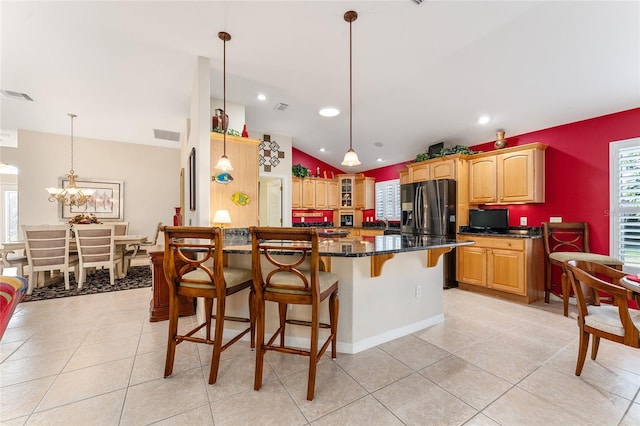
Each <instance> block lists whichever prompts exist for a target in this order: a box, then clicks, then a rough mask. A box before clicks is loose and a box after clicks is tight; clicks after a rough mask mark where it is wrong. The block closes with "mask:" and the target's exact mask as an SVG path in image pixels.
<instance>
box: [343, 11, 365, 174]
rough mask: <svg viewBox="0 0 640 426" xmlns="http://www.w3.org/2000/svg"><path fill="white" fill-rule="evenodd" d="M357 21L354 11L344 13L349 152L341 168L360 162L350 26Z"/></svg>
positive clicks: (356, 164)
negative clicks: (355, 147)
mask: <svg viewBox="0 0 640 426" xmlns="http://www.w3.org/2000/svg"><path fill="white" fill-rule="evenodd" d="M356 19H358V14H357V13H356V12H355V11H354V10H350V11H348V12H345V14H344V20H345V21H347V22H348V23H349V150H348V151H347V153H346V154H345V155H344V160H342V163H340V164H342V165H343V166H359V165H360V164H361V163H360V160H358V154H356V152H355V151H354V150H353V83H352V80H353V78H352V75H353V64H352V63H353V60H352V57H353V54H352V50H353V49H352V47H351V44H352V43H351V24H352V23H353V21H355V20H356Z"/></svg>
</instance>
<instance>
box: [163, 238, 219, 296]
mask: <svg viewBox="0 0 640 426" xmlns="http://www.w3.org/2000/svg"><path fill="white" fill-rule="evenodd" d="M161 231H162V232H164V258H163V268H164V275H165V279H166V280H167V283H169V291H170V292H172V293H173V292H174V291H176V287H178V286H179V285H181V284H183V285H185V286H188V287H191V288H194V289H195V288H197V287H198V286H202V288H207V287H208V288H211V287H210V286H211V284H212V283H213V284H214V285H215V290H216V293H217V297H221V298H222V297H224V296H225V285H224V270H223V253H222V232H221V230H220V228H216V227H204V226H202V227H200V226H163V227H162V228H161ZM187 274H189V276H188V277H185V275H187Z"/></svg>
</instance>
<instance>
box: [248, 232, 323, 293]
mask: <svg viewBox="0 0 640 426" xmlns="http://www.w3.org/2000/svg"><path fill="white" fill-rule="evenodd" d="M249 232H250V233H251V249H252V250H251V253H252V255H251V256H252V268H253V274H254V275H253V279H254V287H256V288H255V290H256V292H257V293H260V292H264V291H270V292H273V293H280V294H292V293H293V294H299V293H300V292H303V293H305V292H308V293H309V294H311V295H316V294H319V292H320V289H319V271H320V255H319V245H318V234H317V232H316V229H315V228H277V227H255V226H254V227H250V228H249ZM283 249H284V250H286V254H287V255H288V257H287V258H282V257H281V256H278V255H275V254H273V253H272V252H273V251H274V250H275V251H282V250H283ZM263 258H264V259H266V260H267V261H268V262H269V264H270V265H269V266H270V267H272V268H273V270H271V271H269V272H268V273H267V274H266V275H265V274H264V273H263V271H262V265H261V260H262V259H263ZM307 259H308V260H309V263H308V264H306V263H305V261H306V260H307ZM301 266H302V268H300V267H301ZM256 283H260V285H259V286H257V285H256Z"/></svg>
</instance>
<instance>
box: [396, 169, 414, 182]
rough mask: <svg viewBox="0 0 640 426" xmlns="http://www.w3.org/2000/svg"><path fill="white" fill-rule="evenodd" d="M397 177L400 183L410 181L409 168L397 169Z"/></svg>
mask: <svg viewBox="0 0 640 426" xmlns="http://www.w3.org/2000/svg"><path fill="white" fill-rule="evenodd" d="M398 178H399V179H400V185H402V184H403V183H409V182H411V179H410V178H409V169H405V170H400V171H398Z"/></svg>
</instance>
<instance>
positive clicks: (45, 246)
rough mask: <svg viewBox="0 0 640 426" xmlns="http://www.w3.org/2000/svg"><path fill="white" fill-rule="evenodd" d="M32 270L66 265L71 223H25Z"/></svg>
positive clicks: (27, 253) (26, 246) (25, 234)
mask: <svg viewBox="0 0 640 426" xmlns="http://www.w3.org/2000/svg"><path fill="white" fill-rule="evenodd" d="M22 230H23V232H24V236H25V252H26V255H27V260H28V262H29V266H30V268H31V270H38V269H44V268H48V267H51V268H52V269H53V268H55V267H56V266H65V265H67V264H68V261H69V236H70V228H69V225H23V226H22Z"/></svg>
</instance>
